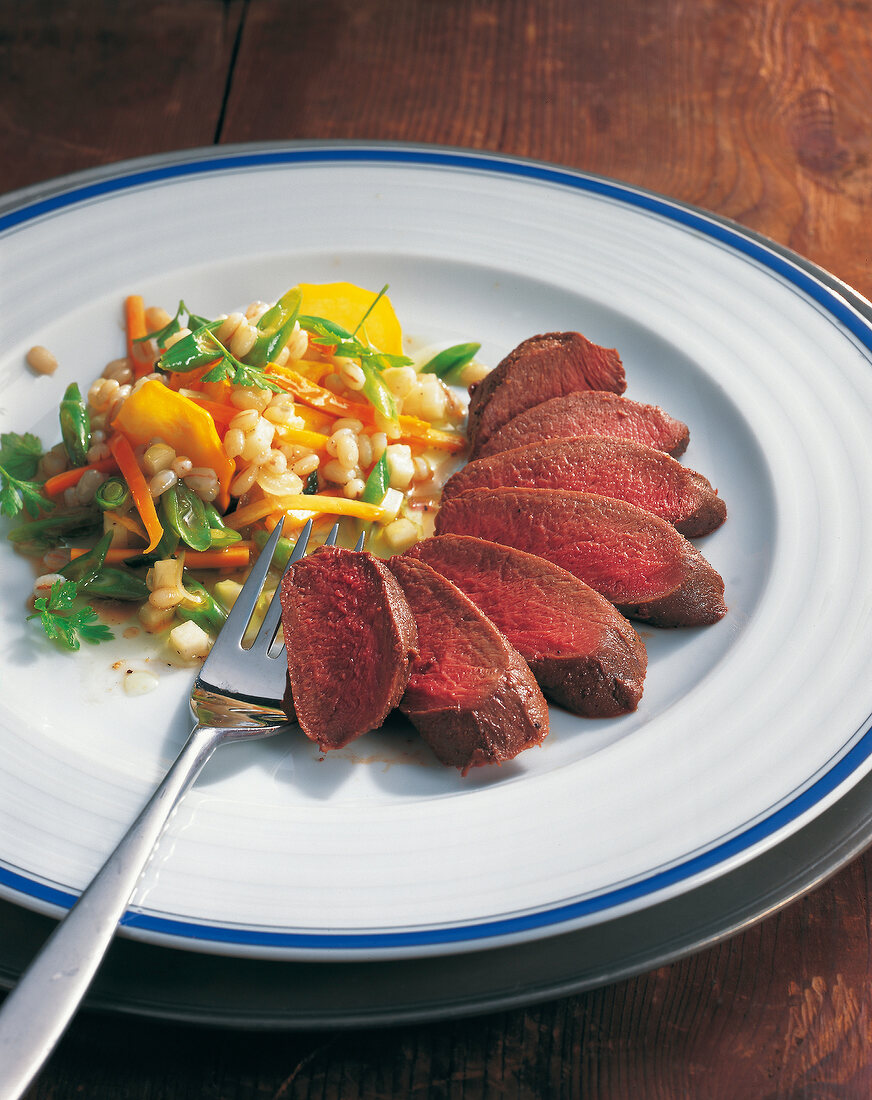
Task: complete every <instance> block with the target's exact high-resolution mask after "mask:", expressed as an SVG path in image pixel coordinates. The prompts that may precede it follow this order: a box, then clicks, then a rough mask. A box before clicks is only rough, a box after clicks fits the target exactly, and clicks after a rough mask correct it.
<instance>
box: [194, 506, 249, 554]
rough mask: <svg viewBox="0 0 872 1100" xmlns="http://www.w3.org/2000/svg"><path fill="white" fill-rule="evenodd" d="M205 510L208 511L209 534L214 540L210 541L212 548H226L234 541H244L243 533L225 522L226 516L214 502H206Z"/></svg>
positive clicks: (210, 547)
mask: <svg viewBox="0 0 872 1100" xmlns="http://www.w3.org/2000/svg"><path fill="white" fill-rule="evenodd" d="M203 510H204V511H205V513H206V522H207V523H208V524H209V534H210V535H211V536H212V541H211V542H210V543H209V549H210V550H224V549H225V547H227V546H232V545H233V544H234V542H241V541H242V535H240V533H239V532H238V531H234V530H233V528H232V527H228V526H227V525H226V524H225V522H224V517H223V516H222V515H221V513H220V512H219V511H218V509H217V508H216V507H215V505H214V504H212V503H211V502H205V503H204V504H203Z"/></svg>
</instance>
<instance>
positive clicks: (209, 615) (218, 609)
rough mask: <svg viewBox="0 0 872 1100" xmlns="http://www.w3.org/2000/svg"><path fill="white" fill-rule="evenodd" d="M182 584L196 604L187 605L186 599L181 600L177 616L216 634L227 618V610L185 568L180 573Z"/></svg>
mask: <svg viewBox="0 0 872 1100" xmlns="http://www.w3.org/2000/svg"><path fill="white" fill-rule="evenodd" d="M182 584H183V585H184V588H185V591H186V592H187V593H188V594H189V596H190V597H191V599H192V600H196V603H197V606H196V607H187V606H186V602H187V601H183V602H182V603H180V604H179V606H178V607H177V608H176V614H177V615H178V617H179V618H180V619H190V620H191V621H192V622H195V623H196V624H197V626H199V627H200V629H201V630H206V631H208V632H209V633H211V634H217V633H218V631H219V630H220V629H221V627H222V626H223V625H224V623H225V621H226V619H227V612H226V611H225V610H224V608H223V607H222V606H221V604H219V603H218V601H217V600H216V599H215V597H214V596H213V595H212V594H211V592H209V590H208V589H207V588H204V586H203V585H202V584H200V582H199V581H197V580H194V578H193V577H192V576H191V574H190V573H189V572H188V571H187V570H185V571H184V572H183V573H182Z"/></svg>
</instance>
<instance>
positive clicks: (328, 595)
mask: <svg viewBox="0 0 872 1100" xmlns="http://www.w3.org/2000/svg"><path fill="white" fill-rule="evenodd" d="M280 598H281V604H282V629H283V631H284V636H285V642H286V645H287V654H288V677H289V681H290V689H291V696H292V700H293V710H294V711H295V713H296V719H297V721H298V722H299V724H300V728H301V729H302V730H303V732H304V733H305V734H306V736H307V737H309V738H310V739H311V740H313V741H315V742H317V743H318V745H319V746H320V747H321V749H323V750H327V749H337V748H341V747H342V746H343V745H347V744H348V742H349V741H352V740H353V739H354V738H355V737H359V736H360V735H361V734H362V733H366V732H367V730H371V729H377V728H378V727H379V726H380V725H381V724H382V723H383V722H384V720H385V718H386V717H387V715H388V714H389V713H390V711H391V710H393V708H394V707H395V706H396V705H397V703H399V701H400V698H401V696H402V694H403V692H404V691H405V689H406V684H407V683H408V679H409V669H410V663H411V659H412V657H413V656H414V655H415V654H416V653H417V629H416V626H415V620H414V618H413V617H412V613H411V611H410V609H409V605H408V604H407V603H406V598H405V596H404V595H403V592H402V589H401V588H400V586H399V585H398V584H397V581H396V579H395V578H394V576H393V574H392V573H391V572H390V570H389V569H388V568H387V566H386V565H385V564H384V563H383V562H382V561H380V560H379V559H378V558H374V557H373V556H372V555H371V554H367V553H357V552H355V551H352V550H343V549H340V548H338V547H337V548H328V547H322V548H321V549H319V550H318V551H316V552H315V553H314V554H311V555H310V556H309V557H307V558H301V559H300V561H298V562H297V563H296V564H295V565H293V566H292V567H291V568H290V570H289V571H288V572H287V574H286V575H285V576H284V578H283V579H282V587H281V594H280Z"/></svg>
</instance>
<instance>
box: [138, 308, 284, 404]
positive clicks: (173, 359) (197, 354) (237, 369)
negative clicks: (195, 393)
mask: <svg viewBox="0 0 872 1100" xmlns="http://www.w3.org/2000/svg"><path fill="white" fill-rule="evenodd" d="M214 323H215V322H209V324H207V325H203V326H201V327H200V328H198V329H196V331H194V332H192V333H190V334H189V335H188V336H185V337H183V338H182V339H181V340H179V341H178V342H177V343H175V344H173V346H172V347H171V348H169V349H168V350H167V351H165V352H164V353H163V355H162V356H161V357H160V359H159V360H158V362H157V367H158V369H159V370H161V371H177V372H180V373H182V374H184V373H186V372H187V371H192V370H196V369H197V368H198V367H203V366H205V365H206V364H207V363H214V366H213V367H212V369H211V370H209V371H207V372H206V374H204V375H203V381H204V382H223V381H224V380H225V379H226V380H227V381H228V382H230V383H231V385H234V386H251V387H253V388H256V389H260V390H272V391H273V392H274V393H279V392H280V390H281V387H280V386H277V385H276V384H275V382H272V381H271V380H270V379H269V378H268V377H267V375H266V372H265V371H264V370H263V369H262V368H260V367H255V366H251V365H250V364H248V363H242V362H240V360H239V359H237V358H236V356H235V355H231V354H230V352H229V351H228V350H227V348H225V347H224V345H223V344H222V343H221V341H220V340H219V339H218V337H217V336H216V335H215V333H214V332H213V331H212V327H211V326H212V325H213V324H214Z"/></svg>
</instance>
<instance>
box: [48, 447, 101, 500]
mask: <svg viewBox="0 0 872 1100" xmlns="http://www.w3.org/2000/svg"><path fill="white" fill-rule="evenodd" d="M117 469H118V463H117V461H116V459H115V456H114V455H112V456H111V457H109V458H101V459H100V460H99V461H98V462H89V463H88V465H87V466H76V467H74V468H73V469H72V470H64V471H63V473H60V474H55V475H54V477H50V478H48V480H47V481H46V483H45V485H43V490H44V492H45V495H46V496H48V497H59V496H60V495H61V493H63V492H65V491H66V490H67V489H71V488H72V487H73V486H74V485H78V484H79V481H80V480H81V478H82V475H83V474H86V473H87V472H88V470H99V471H100V472H101V473H103V474H111V473H112V472H113V471H115V470H117Z"/></svg>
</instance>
